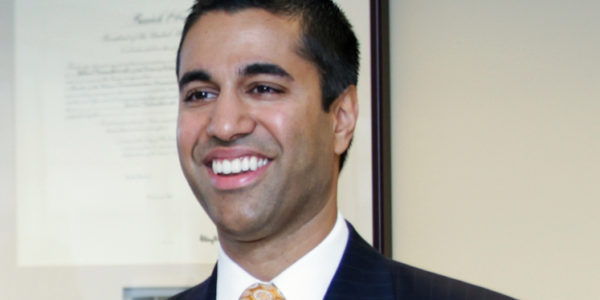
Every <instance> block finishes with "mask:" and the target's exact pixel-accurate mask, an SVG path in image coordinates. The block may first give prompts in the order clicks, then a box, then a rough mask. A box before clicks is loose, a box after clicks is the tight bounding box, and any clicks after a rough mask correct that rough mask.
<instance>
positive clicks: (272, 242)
mask: <svg viewBox="0 0 600 300" xmlns="http://www.w3.org/2000/svg"><path fill="white" fill-rule="evenodd" d="M336 218H337V205H336V202H335V201H330V202H329V203H328V204H326V206H325V207H324V208H323V209H322V210H321V211H320V212H319V213H318V214H317V215H316V216H314V217H313V218H311V219H310V220H308V221H307V222H304V223H302V224H299V225H297V226H290V228H289V229H288V230H286V231H282V232H281V233H280V234H278V235H275V236H272V237H269V238H264V239H260V240H257V241H251V242H246V241H237V240H231V239H223V238H221V241H220V242H221V247H222V248H223V250H224V251H225V252H226V253H227V255H228V256H229V257H230V258H231V259H232V260H233V261H235V262H236V263H237V264H239V265H240V266H241V267H242V268H243V269H244V270H246V272H248V273H250V274H251V275H252V276H254V277H256V278H258V279H260V280H263V281H265V282H268V281H271V280H272V279H273V278H275V277H276V276H277V275H279V274H280V273H281V272H283V271H284V270H285V269H286V268H287V267H289V266H290V265H292V264H293V263H294V262H296V261H297V260H298V259H300V258H301V257H303V256H304V255H305V254H306V253H308V252H309V251H310V250H312V249H313V248H315V247H316V246H317V245H318V244H319V243H320V242H321V241H323V239H325V237H326V236H327V235H328V234H329V232H330V231H331V229H332V228H333V226H334V224H335V221H336Z"/></svg>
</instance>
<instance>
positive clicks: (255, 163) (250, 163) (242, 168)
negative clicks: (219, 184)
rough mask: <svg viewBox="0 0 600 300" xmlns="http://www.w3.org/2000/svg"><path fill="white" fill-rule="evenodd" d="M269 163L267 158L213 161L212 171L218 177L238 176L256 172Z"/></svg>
mask: <svg viewBox="0 0 600 300" xmlns="http://www.w3.org/2000/svg"><path fill="white" fill-rule="evenodd" d="M268 163H269V159H267V158H259V157H257V156H244V157H238V158H232V159H213V160H212V171H213V173H215V174H216V175H236V174H241V173H245V172H250V171H256V170H258V169H260V168H262V167H264V166H265V165H267V164H268Z"/></svg>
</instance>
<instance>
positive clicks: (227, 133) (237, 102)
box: [207, 92, 256, 142]
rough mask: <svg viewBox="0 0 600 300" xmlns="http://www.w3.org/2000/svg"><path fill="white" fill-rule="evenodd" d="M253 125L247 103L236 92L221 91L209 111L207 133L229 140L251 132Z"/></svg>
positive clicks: (254, 124) (254, 125) (222, 139)
mask: <svg viewBox="0 0 600 300" xmlns="http://www.w3.org/2000/svg"><path fill="white" fill-rule="evenodd" d="M255 127H256V122H255V121H254V119H253V118H252V116H251V113H250V107H249V103H246V101H244V100H243V99H241V98H240V97H239V96H238V95H237V94H236V93H233V92H229V93H228V92H225V93H223V92H222V93H221V95H219V98H218V99H217V101H216V102H215V105H214V106H213V109H212V111H211V116H210V123H209V124H208V127H207V133H208V135H210V136H212V137H215V138H217V139H219V140H221V141H225V142H231V141H234V140H236V139H238V138H240V137H243V136H245V135H248V134H250V133H252V131H254V128H255Z"/></svg>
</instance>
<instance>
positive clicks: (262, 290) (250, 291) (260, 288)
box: [240, 283, 285, 300]
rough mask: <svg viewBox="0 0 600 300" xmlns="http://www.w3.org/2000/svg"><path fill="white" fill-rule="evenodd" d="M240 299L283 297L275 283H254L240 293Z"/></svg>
mask: <svg viewBox="0 0 600 300" xmlns="http://www.w3.org/2000/svg"><path fill="white" fill-rule="evenodd" d="M240 300H285V298H284V297H283V295H282V294H281V291H279V289H278V288H277V287H276V286H275V285H273V284H270V283H268V284H265V283H255V284H253V285H251V286H249V287H248V288H247V289H246V290H245V291H244V292H243V293H242V295H241V296H240Z"/></svg>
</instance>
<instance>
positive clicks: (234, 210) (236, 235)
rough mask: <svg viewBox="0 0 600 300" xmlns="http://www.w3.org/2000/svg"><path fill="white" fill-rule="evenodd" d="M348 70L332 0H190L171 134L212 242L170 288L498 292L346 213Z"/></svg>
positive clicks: (352, 80)
mask: <svg viewBox="0 0 600 300" xmlns="http://www.w3.org/2000/svg"><path fill="white" fill-rule="evenodd" d="M357 73H358V42H357V40H356V37H355V36H354V33H353V32H352V30H351V27H350V25H349V23H348V22H347V20H346V18H345V17H344V15H343V13H342V12H341V11H340V10H339V9H338V8H337V7H336V6H335V4H333V3H332V2H331V1H325V0H287V1H284V0H271V1H252V0H246V1H242V0H224V1H202V0H199V1H197V3H196V4H195V5H194V7H193V8H192V11H191V13H190V15H189V16H188V18H187V20H186V24H185V27H184V31H183V34H182V39H181V44H180V48H179V52H178V59H177V77H178V81H179V89H180V108H179V119H178V130H177V139H178V140H177V143H178V150H179V157H180V162H181V166H182V169H183V172H184V174H185V176H186V179H187V180H188V182H189V184H190V186H191V188H192V190H193V192H194V194H195V195H196V197H197V199H198V201H199V202H200V204H201V205H202V207H203V208H204V209H205V210H206V212H207V214H208V215H209V216H210V218H211V219H212V221H213V222H214V223H215V225H216V227H217V232H218V236H219V243H220V249H219V259H218V262H217V266H216V267H215V270H214V272H213V274H212V275H211V277H210V278H209V279H208V280H206V281H205V282H204V283H202V284H200V285H198V286H196V287H194V288H191V289H189V290H187V291H185V292H183V293H181V294H179V295H177V296H175V297H174V298H173V299H184V300H191V299H194V300H202V299H254V298H252V297H255V299H287V300H294V299H305V300H306V299H309V300H310V299H484V298H485V299H508V298H506V297H505V296H502V295H499V294H497V293H494V292H491V291H489V290H485V289H482V288H479V287H476V286H472V285H468V284H466V283H462V282H459V281H455V280H452V279H449V278H446V277H442V276H439V275H435V274H432V273H429V272H426V271H422V270H419V269H416V268H412V267H410V266H407V265H404V264H400V263H397V262H393V261H391V260H388V259H385V258H384V257H382V256H380V255H379V254H378V253H377V252H376V251H375V250H374V249H373V248H371V247H370V246H369V245H368V244H367V243H366V242H365V241H364V240H363V239H362V238H361V237H360V236H359V235H358V234H357V233H356V232H355V230H354V229H353V228H352V227H351V226H350V225H349V224H346V222H344V220H343V218H342V217H341V215H340V214H339V213H338V209H337V198H336V191H337V179H338V175H339V171H340V169H341V167H342V164H343V157H344V156H345V153H346V150H347V149H348V147H349V145H350V142H351V140H352V137H353V132H354V126H355V123H356V120H357V114H358V107H357V96H356V83H357ZM255 283H261V284H262V285H255ZM249 286H250V287H251V289H250V290H246V288H248V287H249ZM245 290H246V291H245ZM270 292H273V293H274V294H277V295H279V296H277V295H276V296H273V295H271V294H269V293H270ZM261 297H265V298H261ZM282 297H284V298H282Z"/></svg>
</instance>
